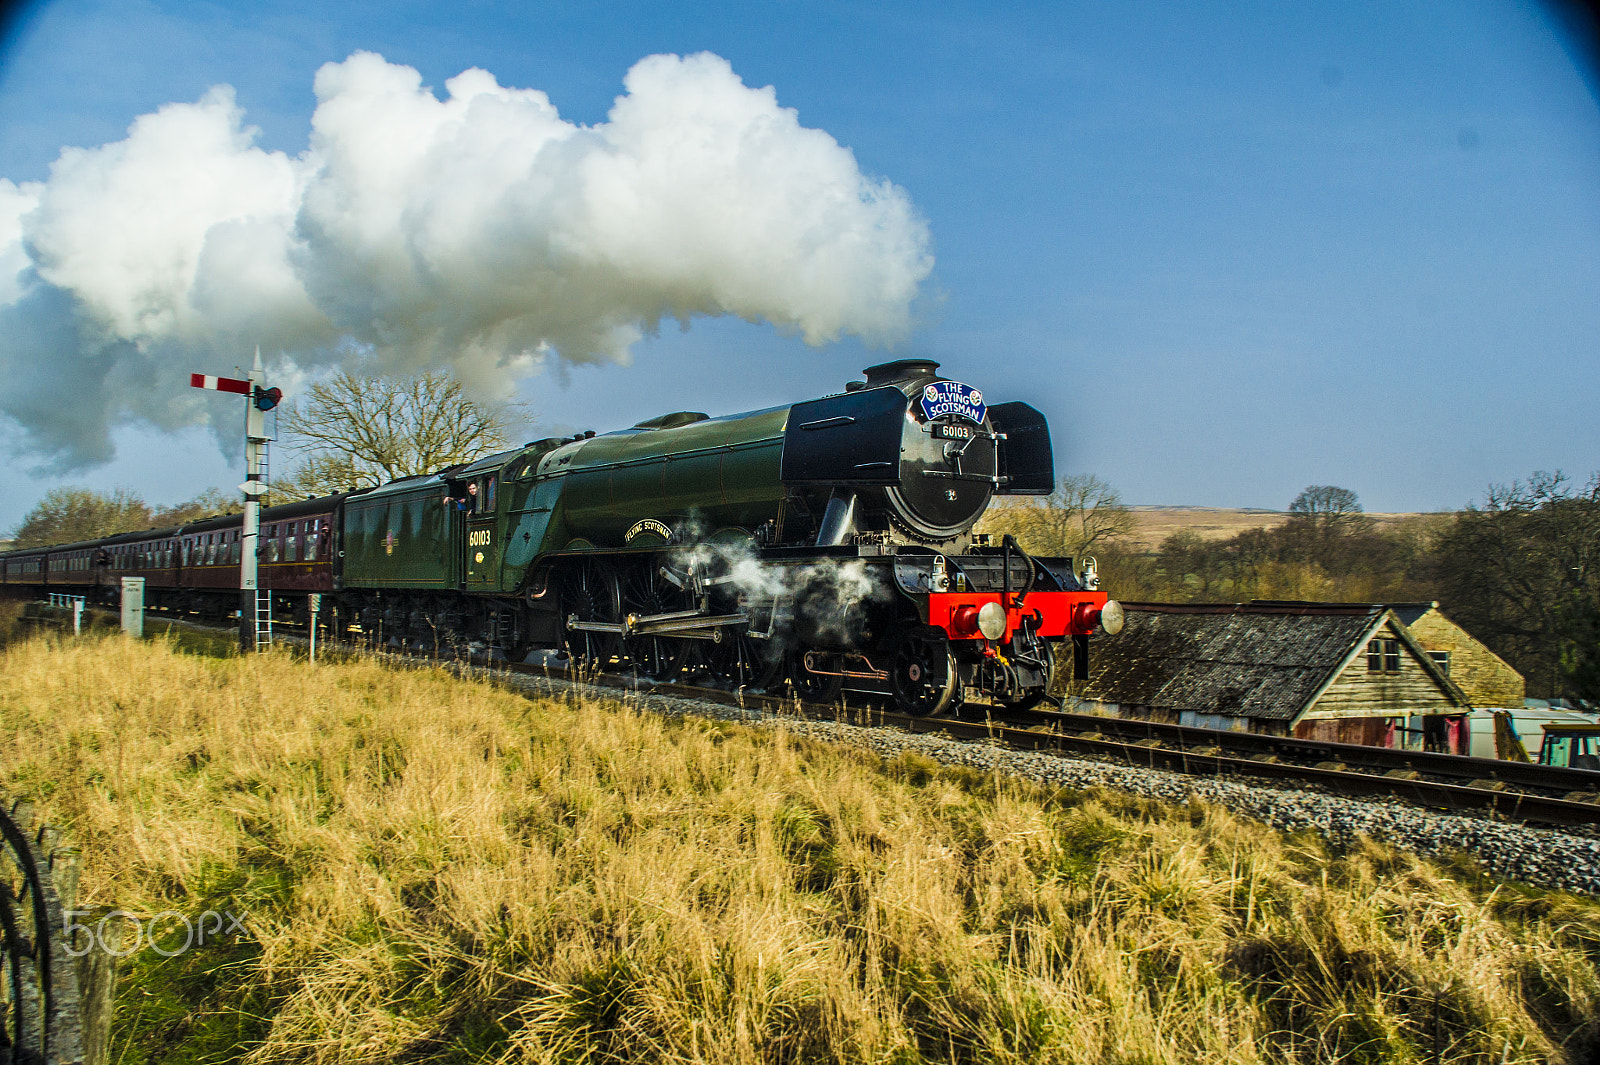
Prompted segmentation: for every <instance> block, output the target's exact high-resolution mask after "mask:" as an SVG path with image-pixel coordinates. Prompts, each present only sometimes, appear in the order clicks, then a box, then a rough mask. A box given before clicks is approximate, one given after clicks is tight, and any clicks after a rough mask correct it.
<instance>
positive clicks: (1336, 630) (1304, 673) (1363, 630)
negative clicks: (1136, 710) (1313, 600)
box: [1083, 603, 1387, 721]
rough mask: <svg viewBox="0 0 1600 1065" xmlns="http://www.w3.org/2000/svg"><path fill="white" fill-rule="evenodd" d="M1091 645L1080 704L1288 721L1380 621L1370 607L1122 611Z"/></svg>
mask: <svg viewBox="0 0 1600 1065" xmlns="http://www.w3.org/2000/svg"><path fill="white" fill-rule="evenodd" d="M1122 605H1123V608H1124V610H1125V611H1126V622H1125V624H1124V626H1123V629H1122V631H1121V632H1120V633H1118V634H1117V635H1116V636H1101V637H1099V638H1098V639H1096V640H1095V641H1094V642H1093V651H1092V653H1093V656H1094V657H1093V669H1092V670H1091V673H1090V677H1089V681H1088V685H1087V688H1086V689H1085V691H1084V693H1083V695H1084V697H1085V698H1087V699H1093V700H1099V701H1101V702H1108V703H1120V704H1124V705H1132V706H1149V707H1160V708H1163V709H1169V710H1194V711H1198V712H1200V713H1210V714H1225V715H1228V716H1230V717H1249V718H1257V719H1265V720H1280V721H1289V720H1293V719H1294V718H1295V717H1296V716H1298V715H1299V713H1300V712H1301V711H1302V710H1303V709H1305V707H1306V706H1307V705H1308V704H1309V703H1310V702H1311V700H1312V699H1313V698H1315V697H1316V695H1317V694H1318V692H1320V691H1321V690H1322V688H1323V686H1324V685H1325V684H1326V683H1327V682H1328V681H1329V680H1331V679H1332V677H1333V676H1334V675H1335V674H1336V673H1337V672H1338V670H1339V668H1340V667H1341V666H1342V665H1343V664H1344V663H1345V661H1346V660H1347V659H1348V658H1349V656H1350V655H1351V653H1352V652H1353V651H1354V649H1355V648H1356V647H1358V646H1364V645H1365V641H1366V640H1367V639H1369V638H1370V633H1372V632H1373V631H1374V630H1375V629H1376V628H1377V627H1378V626H1379V625H1380V624H1381V623H1382V622H1383V620H1384V618H1385V617H1386V616H1387V610H1386V609H1385V608H1384V607H1383V606H1381V605H1376V604H1368V603H1361V604H1328V605H1324V604H1307V603H1283V604H1264V603H1252V604H1240V605H1232V604H1229V605H1219V606H1179V605H1172V604H1166V603H1124V604H1122Z"/></svg>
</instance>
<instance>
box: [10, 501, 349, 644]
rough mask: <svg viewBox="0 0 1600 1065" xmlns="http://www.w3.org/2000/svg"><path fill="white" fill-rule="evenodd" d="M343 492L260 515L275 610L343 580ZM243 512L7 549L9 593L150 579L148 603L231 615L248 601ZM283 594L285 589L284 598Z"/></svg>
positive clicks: (292, 608) (95, 589) (110, 593)
mask: <svg viewBox="0 0 1600 1065" xmlns="http://www.w3.org/2000/svg"><path fill="white" fill-rule="evenodd" d="M344 498H345V497H344V496H330V497H324V498H320V499H307V500H303V501H300V502H296V503H285V504H282V505H279V506H274V507H267V508H265V509H264V510H263V511H262V514H261V539H260V542H259V545H258V552H259V554H258V571H257V574H258V576H257V579H258V581H259V583H260V585H261V587H262V588H265V589H268V590H270V591H272V592H273V593H275V594H274V596H273V600H274V601H273V609H274V612H275V613H277V612H280V611H283V612H292V613H293V614H294V615H296V616H297V617H298V616H300V615H303V614H304V612H305V609H306V595H307V594H308V593H311V592H332V591H336V590H337V589H338V588H339V587H340V580H339V574H340V570H341V568H342V567H341V566H340V556H341V554H342V552H341V550H340V545H339V543H338V539H339V531H338V530H339V526H338V522H337V521H336V520H335V518H336V514H337V510H338V507H339V504H340V503H341V502H342V501H343V499H344ZM243 524H244V519H243V516H242V515H239V514H226V515H222V516H220V517H215V518H205V519H203V520H201V521H195V522H190V523H188V524H186V525H177V526H170V527H167V528H161V529H147V530H145V531H143V532H133V533H121V534H119V535H117V536H110V537H106V538H105V539H101V540H93V541H87V542H84V543H76V544H63V545H59V546H55V547H48V548H37V549H33V550H25V551H11V552H6V553H5V554H3V555H0V588H4V589H5V590H6V591H7V592H8V593H9V594H19V593H20V594H24V595H39V594H42V593H49V592H59V593H62V594H66V595H81V596H83V597H85V599H87V600H88V601H89V602H91V603H102V604H112V603H115V602H116V601H117V598H118V595H119V593H120V590H121V586H122V578H124V577H142V578H144V582H145V586H144V587H145V592H144V598H145V605H146V607H147V608H152V609H160V610H169V611H174V612H180V613H198V614H202V615H206V616H211V617H228V616H231V615H233V614H234V613H235V612H236V611H237V610H238V609H239V560H240V554H241V551H242V543H241V534H242V532H243ZM277 593H282V594H281V596H280V595H279V594H277Z"/></svg>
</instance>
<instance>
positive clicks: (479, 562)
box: [0, 360, 1121, 714]
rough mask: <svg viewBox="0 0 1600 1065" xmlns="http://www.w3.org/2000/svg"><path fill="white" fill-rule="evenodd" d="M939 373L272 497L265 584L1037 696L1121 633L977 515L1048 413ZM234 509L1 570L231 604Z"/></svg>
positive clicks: (407, 610) (683, 673) (656, 667)
mask: <svg viewBox="0 0 1600 1065" xmlns="http://www.w3.org/2000/svg"><path fill="white" fill-rule="evenodd" d="M937 369H938V364H937V363H934V362H929V361H926V360H902V361H898V362H891V363H886V364H883V365H881V366H874V367H870V368H868V369H867V370H866V371H865V378H866V379H865V380H864V381H856V382H851V383H850V384H849V385H848V386H847V387H846V390H845V391H844V392H843V393H840V394H838V395H833V396H826V397H823V398H821V399H814V400H809V401H806V402H802V403H796V404H793V405H791V406H782V407H773V408H770V409H767V410H759V411H753V412H749V413H744V414H736V415H730V416H727V417H721V418H710V417H707V416H706V415H704V414H701V413H697V412H678V413H674V414H668V415H664V416H662V417H659V418H654V419H651V420H649V421H646V422H641V423H640V424H638V425H635V426H633V427H632V428H630V429H625V430H621V431H619V432H613V433H607V434H605V435H603V436H596V435H595V434H594V433H592V432H590V433H585V434H582V435H579V436H574V437H571V438H566V439H546V440H539V441H535V442H532V443H530V444H528V445H525V446H524V447H522V448H519V449H516V450H512V451H506V452H502V453H500V454H496V455H491V456H488V457H486V458H483V459H479V460H477V461H475V462H472V463H467V464H462V465H458V466H452V467H449V468H447V469H444V470H440V471H438V472H436V473H433V474H427V475H422V476H416V477H407V478H402V479H400V480H397V481H393V482H390V483H388V484H385V485H381V486H379V487H377V488H372V489H367V490H363V491H359V492H353V493H349V494H346V495H339V496H330V497H326V498H322V499H310V500H304V501H301V502H296V503H292V504H287V505H284V506H276V507H269V508H267V509H266V510H265V511H264V512H263V515H262V536H261V548H260V551H261V558H260V581H261V585H262V587H263V588H267V589H271V590H272V591H273V596H274V600H275V603H276V606H277V608H278V609H285V608H287V609H291V610H294V611H296V612H297V613H298V614H299V615H300V616H301V617H302V618H303V617H304V611H305V599H304V594H305V593H309V592H320V593H322V594H323V595H324V596H325V598H324V603H325V604H326V605H325V607H324V610H325V619H326V620H327V621H328V622H329V624H330V625H331V627H332V628H333V629H334V630H335V631H336V632H342V631H344V630H346V629H348V628H350V627H352V626H358V627H359V629H360V631H361V632H362V633H363V634H365V635H366V636H367V637H368V638H369V639H376V640H380V641H382V642H386V643H388V644H390V645H404V646H411V647H418V648H435V649H449V648H451V647H456V648H462V649H464V648H466V647H468V646H477V647H479V648H487V649H489V650H491V651H492V652H493V653H495V654H497V655H498V654H503V655H505V656H507V657H510V658H513V659H520V658H522V657H523V656H525V655H526V654H527V653H528V652H529V651H531V650H533V649H536V648H547V649H559V650H563V651H565V652H566V653H567V654H569V655H571V656H572V657H573V658H574V659H577V660H578V661H579V662H580V663H582V664H584V665H587V666H590V667H593V668H605V669H616V668H629V667H631V668H633V669H635V670H637V671H639V672H640V673H643V674H645V675H647V676H651V677H656V678H661V679H674V678H684V679H702V680H706V679H710V680H714V681H719V682H721V683H725V684H729V685H749V686H753V687H758V688H775V687H778V686H780V685H788V686H790V687H792V689H793V690H794V691H795V692H796V693H797V694H799V695H802V696H803V697H806V698H813V699H823V700H827V699H831V698H833V697H835V696H836V695H837V694H838V693H839V691H840V689H841V687H844V686H848V687H850V688H852V689H855V690H859V691H867V692H875V693H880V694H884V695H891V696H892V697H893V698H894V700H895V701H896V702H897V703H898V704H899V705H900V706H901V708H903V709H905V710H908V711H910V712H913V713H919V714H928V713H939V712H944V711H947V710H952V709H955V708H957V707H959V706H960V705H961V704H962V702H963V701H965V700H966V699H967V698H969V697H972V696H982V697H985V698H988V699H991V700H994V701H997V702H1000V703H1002V704H1007V705H1013V706H1022V705H1032V704H1034V703H1036V702H1038V701H1039V700H1041V699H1042V698H1044V697H1045V696H1046V695H1047V694H1048V692H1049V689H1050V685H1051V682H1052V679H1053V671H1054V662H1055V653H1054V652H1055V648H1056V647H1057V646H1058V645H1060V644H1061V643H1063V642H1064V641H1066V640H1068V639H1069V638H1070V640H1071V641H1072V643H1073V646H1074V654H1073V656H1072V657H1073V660H1074V663H1075V664H1076V665H1077V666H1078V668H1080V669H1081V668H1082V663H1083V662H1084V659H1085V655H1086V650H1087V643H1086V641H1087V638H1088V637H1089V636H1090V635H1091V634H1092V633H1093V632H1095V631H1097V630H1106V631H1115V630H1116V629H1117V628H1118V627H1120V619H1121V608H1120V607H1119V606H1118V605H1117V604H1116V603H1114V602H1111V601H1109V600H1108V598H1107V596H1106V593H1104V592H1101V591H1099V590H1098V580H1097V578H1096V577H1095V575H1094V571H1093V565H1092V561H1087V562H1086V563H1085V565H1084V568H1083V572H1082V573H1081V574H1080V573H1078V572H1076V571H1075V570H1074V568H1073V561H1072V560H1071V559H1065V558H1038V557H1033V556H1030V555H1028V554H1026V553H1025V552H1024V551H1022V550H1021V548H1019V547H1018V546H1017V545H1016V544H1015V543H1014V542H1013V541H1011V540H1010V538H1009V537H1008V538H1006V540H1005V542H1004V543H1002V544H1001V545H999V546H995V545H992V544H989V543H988V542H987V538H985V537H982V536H975V535H974V534H973V533H972V528H973V526H974V525H975V524H976V523H977V521H978V519H979V517H980V516H981V515H982V514H983V512H984V510H985V508H986V507H987V506H988V505H989V502H990V500H991V499H992V498H993V497H994V496H995V495H997V494H1002V495H1003V494H1044V493H1048V492H1049V491H1050V490H1051V488H1052V486H1053V482H1054V469H1053V460H1052V457H1051V449H1050V437H1049V429H1048V427H1047V426H1046V424H1045V420H1044V417H1043V416H1042V415H1041V414H1040V413H1039V412H1038V411H1036V410H1034V409H1033V408H1032V407H1030V406H1028V405H1027V404H1025V403H1004V404H999V405H996V406H987V405H985V403H984V401H983V396H982V393H981V392H979V391H978V390H977V389H974V388H972V387H970V386H968V385H965V384H962V383H959V382H956V381H951V380H948V379H945V378H941V377H939V376H937V372H936V371H937ZM239 533H240V518H239V516H238V515H230V516H225V517H219V518H211V519H207V520H205V521H201V522H196V523H192V524H190V525H187V526H182V527H176V528H170V529H156V530H149V531H147V532H142V533H123V534H120V535H118V536H113V537H109V538H107V539H104V540H98V541H92V542H88V543H82V544H68V545H62V546H59V547H51V548H43V549H36V550H30V551H12V552H8V553H5V554H0V583H4V584H5V585H7V586H20V587H23V588H28V587H34V588H36V589H38V590H43V589H44V588H46V587H47V588H48V589H49V590H51V591H68V592H71V591H78V592H89V593H93V592H95V591H96V590H97V589H98V590H100V591H101V592H102V593H103V592H104V591H106V590H108V589H110V587H111V586H112V585H113V584H114V583H115V582H116V579H117V578H118V577H121V576H142V577H145V578H146V602H147V603H149V604H151V605H153V606H156V607H164V608H168V609H178V610H201V611H210V612H215V613H218V614H225V613H228V612H231V611H232V610H234V609H235V608H236V607H237V604H238V593H237V588H238V571H239V565H238V563H239V549H240V548H239Z"/></svg>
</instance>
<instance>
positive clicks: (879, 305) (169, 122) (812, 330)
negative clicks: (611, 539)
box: [0, 53, 932, 465]
mask: <svg viewBox="0 0 1600 1065" xmlns="http://www.w3.org/2000/svg"><path fill="white" fill-rule="evenodd" d="M625 88H626V92H625V94H624V95H623V96H620V97H618V98H617V101H616V103H615V106H614V107H613V108H612V111H611V113H610V115H609V116H608V120H607V121H606V122H604V123H601V124H599V125H596V126H593V127H582V126H578V125H574V124H572V123H569V122H566V121H563V120H562V119H561V117H560V115H559V114H558V112H557V111H556V108H555V107H554V106H553V105H552V104H551V102H550V100H549V98H548V97H547V96H546V95H545V94H544V93H542V92H538V91H536V90H530V89H509V88H504V87H502V86H500V85H499V84H498V83H497V82H496V81H495V79H494V77H493V76H492V75H490V74H489V73H487V72H486V71H482V70H476V69H474V70H468V71H465V72H464V73H462V74H460V75H458V76H456V77H454V78H452V79H450V80H449V81H448V82H446V84H445V89H446V95H445V97H444V98H443V99H440V98H438V97H437V96H435V95H434V94H433V93H432V92H431V91H430V90H428V89H427V88H425V87H424V86H423V85H422V83H421V78H420V77H419V75H418V74H417V72H416V71H415V70H412V69H411V68H409V67H403V66H397V65H393V64H390V63H387V62H386V61H384V60H383V58H382V57H380V56H377V55H374V54H371V53H357V54H355V55H352V56H351V57H350V58H349V59H347V60H345V61H344V62H342V63H331V64H328V65H327V66H324V67H323V68H322V69H321V70H320V71H318V73H317V77H316V82H315V89H316V94H317V101H318V104H317V108H316V112H315V114H314V115H313V118H312V131H311V138H310V144H309V147H308V148H307V150H306V151H305V152H304V153H302V154H301V155H299V156H297V157H290V156H287V155H285V154H284V153H281V152H268V151H264V150H262V149H260V148H258V147H255V146H254V143H253V142H254V134H255V131H254V130H253V129H251V128H249V127H247V126H245V125H244V122H243V114H242V112H241V110H240V109H239V108H238V106H237V105H236V103H235V101H234V98H233V93H232V90H231V89H228V88H227V87H225V86H224V87H219V88H215V89H212V90H211V91H210V92H208V93H207V94H206V95H205V96H204V97H203V98H202V99H201V100H200V101H199V102H197V103H194V104H171V105H168V106H166V107H163V108H161V109H160V110H159V111H157V112H155V113H154V114H149V115H144V116H141V117H140V118H139V119H137V120H136V121H135V122H134V123H133V125H132V126H131V127H130V129H129V132H128V137H127V138H126V139H125V140H122V141H118V142H116V143H113V144H108V145H105V146H102V147H100V148H93V149H78V148H69V149H64V150H63V152H62V154H61V156H60V158H59V159H58V160H57V162H56V163H55V165H54V166H53V167H52V170H51V176H50V180H49V181H48V182H47V183H44V184H43V185H28V186H22V187H18V186H16V185H13V184H11V183H10V182H5V181H0V329H3V330H4V331H5V332H3V333H0V335H7V336H9V337H10V339H8V340H6V341H4V342H3V344H4V346H3V347H0V372H6V373H7V375H8V379H9V380H10V381H12V382H15V383H16V384H17V387H11V388H8V389H7V390H6V391H5V393H4V394H3V395H0V411H3V412H4V413H5V414H8V415H10V416H11V417H12V418H14V419H15V420H17V421H18V422H19V423H20V424H21V426H22V428H23V429H24V430H25V432H26V434H27V437H26V438H27V440H28V445H29V446H30V447H31V448H32V449H33V450H35V451H37V452H40V453H45V454H51V455H54V456H55V457H57V458H58V459H60V460H62V461H63V462H64V463H65V464H69V465H70V464H82V463H86V462H96V461H103V460H104V459H105V457H106V456H107V454H108V453H109V452H108V448H109V443H108V441H109V435H108V429H109V427H110V426H111V425H114V424H117V423H119V422H124V421H129V420H143V421H148V422H150V423H153V424H156V425H158V426H163V427H168V428H175V427H177V426H181V425H185V424H201V423H204V422H205V421H206V420H207V419H208V418H209V417H210V412H212V411H213V410H214V409H215V407H214V405H210V404H205V403H201V402H198V401H196V400H195V399H194V398H193V396H192V395H191V394H187V389H186V388H185V382H186V375H187V374H188V373H189V372H190V371H191V370H196V369H214V368H217V367H221V368H222V369H223V370H224V372H226V370H227V368H228V367H231V366H233V365H235V364H237V363H239V362H241V361H244V360H246V359H247V357H248V355H247V353H248V352H249V351H250V350H251V349H252V348H253V347H254V346H255V345H256V344H257V343H259V344H260V345H261V346H262V349H263V351H264V352H266V353H269V354H271V355H273V356H275V357H278V358H279V359H280V360H281V361H282V362H283V363H284V364H290V363H292V364H294V365H295V366H297V367H299V368H301V369H302V370H304V369H306V368H312V369H314V368H317V367H327V366H334V365H344V366H349V365H352V364H355V363H359V364H360V366H361V367H362V368H363V369H364V370H366V371H369V372H385V371H391V370H392V371H406V370H412V369H420V368H423V367H437V366H450V367H451V368H453V369H454V370H455V371H456V372H457V373H458V374H460V375H461V376H462V377H463V379H464V380H466V381H468V382H469V383H470V384H472V385H473V386H474V387H476V388H478V389H480V390H483V391H498V392H501V393H504V392H507V391H509V390H510V388H511V387H512V385H513V384H514V382H515V379H516V378H518V377H520V376H525V375H527V374H528V373H531V372H533V371H534V370H535V369H536V368H537V367H538V366H539V365H540V364H541V363H543V362H544V361H546V360H548V359H551V358H560V359H564V360H567V361H569V362H583V361H590V360H596V359H615V360H625V359H626V358H627V355H628V349H629V347H630V346H631V345H632V344H633V343H634V342H635V341H636V340H638V339H639V338H640V337H641V336H643V335H645V334H646V333H647V332H650V331H653V330H654V329H656V328H657V327H658V326H659V324H660V322H661V321H662V320H663V319H677V320H680V321H682V322H685V323H687V322H688V321H690V320H691V319H693V318H694V317H696V316H704V315H738V316H740V317H743V318H745V319H748V320H751V321H767V322H770V323H772V324H773V325H775V326H777V327H778V328H780V329H784V330H791V331H794V332H796V333H799V334H800V335H802V336H803V337H804V338H805V339H806V341H807V342H808V343H811V344H814V345H815V344H822V343H826V342H828V341H831V340H834V339H837V338H838V337H840V336H841V335H844V334H852V335H856V336H859V337H862V338H863V339H865V340H866V341H868V342H869V343H873V344H880V345H888V344H893V343H895V342H897V341H899V340H901V339H903V338H904V337H905V336H906V334H907V333H908V331H909V328H910V319H909V308H910V305H911V302H912V300H913V299H914V298H915V296H916V292H917V288H918V285H919V284H920V282H921V281H922V280H923V279H924V278H925V277H926V276H927V275H928V273H929V271H930V270H931V268H932V259H931V256H930V254H929V251H928V245H929V240H928V234H927V229H926V226H925V225H924V223H923V222H922V220H921V219H920V218H919V217H918V215H917V213H916V211H915V209H914V207H913V206H912V204H911V202H910V200H909V198H908V197H907V196H906V194H905V193H904V191H903V190H901V189H899V188H897V187H895V186H893V185H891V184H889V183H888V182H886V181H873V180H870V179H868V178H866V177H865V176H864V175H862V173H861V171H860V169H859V167H858V166H857V164H856V161H855V158H854V156H853V155H852V154H851V153H850V151H849V150H848V149H846V148H843V147H841V146H840V145H839V144H838V143H837V142H835V141H834V140H833V138H831V137H830V136H828V135H827V134H826V133H824V132H822V131H821V130H815V129H807V128H805V127H803V126H801V125H800V123H799V120H798V117H797V115H796V114H795V112H794V111H793V110H790V109H786V108H782V107H780V106H778V103H777V99H776V94H775V93H774V92H773V90H772V89H771V88H766V89H751V88H748V87H746V86H745V85H743V84H742V83H741V82H740V81H739V79H738V77H737V75H735V74H734V72H733V70H732V69H731V67H730V66H729V65H728V63H727V62H726V61H724V60H722V59H721V58H719V57H717V56H714V55H710V54H700V55H693V56H688V57H683V58H680V57H678V56H650V57H648V58H646V59H644V60H641V61H640V62H639V63H638V64H636V65H635V66H634V68H633V69H632V70H631V71H629V73H628V75H627V77H626V79H625ZM23 363H26V364H27V365H22V364H23ZM74 391H77V392H79V393H81V395H82V396H83V397H84V398H83V401H82V402H81V403H80V404H78V409H75V410H74V411H72V412H71V414H70V416H65V415H61V414H59V413H58V411H57V407H56V405H57V404H58V403H59V402H60V401H61V399H62V397H63V396H64V395H70V394H72V393H73V392H74ZM230 427H231V423H230Z"/></svg>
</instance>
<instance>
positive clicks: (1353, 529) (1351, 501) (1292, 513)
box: [1289, 484, 1373, 536]
mask: <svg viewBox="0 0 1600 1065" xmlns="http://www.w3.org/2000/svg"><path fill="white" fill-rule="evenodd" d="M1289 520H1290V521H1291V522H1304V523H1306V524H1308V525H1309V526H1310V527H1311V528H1313V529H1315V530H1316V531H1317V532H1318V533H1319V534H1322V535H1325V536H1326V535H1335V536H1344V535H1348V534H1351V533H1363V532H1370V531H1371V530H1372V527H1373V521H1372V519H1371V518H1369V517H1367V516H1366V514H1364V513H1362V510H1361V501H1360V500H1359V499H1358V498H1357V497H1356V494H1355V493H1354V492H1352V491H1350V489H1348V488H1340V487H1338V486H1337V485H1331V484H1314V485H1311V486H1309V487H1307V488H1306V489H1305V490H1304V491H1303V492H1301V493H1300V494H1299V495H1297V496H1295V497H1294V502H1293V503H1290V504H1289Z"/></svg>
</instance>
